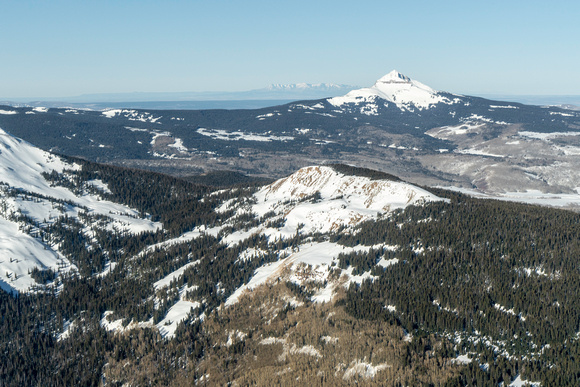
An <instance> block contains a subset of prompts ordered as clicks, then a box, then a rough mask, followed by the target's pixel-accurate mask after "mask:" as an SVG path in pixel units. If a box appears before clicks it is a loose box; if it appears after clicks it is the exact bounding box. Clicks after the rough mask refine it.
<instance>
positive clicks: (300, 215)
mask: <svg viewBox="0 0 580 387" xmlns="http://www.w3.org/2000/svg"><path fill="white" fill-rule="evenodd" d="M255 198H256V204H255V205H254V206H253V207H252V212H254V213H256V214H257V215H258V216H263V215H265V214H266V213H268V212H270V211H274V212H275V213H276V214H278V215H283V216H284V218H285V219H286V222H285V226H284V227H283V228H282V229H281V230H280V231H281V233H282V235H285V236H288V235H292V234H294V233H295V232H296V230H297V229H299V228H301V229H303V230H304V232H306V233H310V232H316V231H319V232H322V233H325V232H329V231H333V230H336V229H338V228H339V227H341V226H346V227H349V226H355V225H357V224H358V223H360V222H363V221H365V220H368V219H371V218H374V217H376V216H377V215H382V214H385V213H388V212H389V211H392V210H394V209H397V208H404V207H406V206H408V205H411V204H417V203H425V202H428V201H433V200H439V198H437V197H436V196H435V195H433V194H431V193H430V192H427V191H425V190H423V189H421V188H418V187H416V186H414V185H411V184H408V183H404V182H400V181H392V180H371V179H370V178H368V177H362V176H346V175H344V174H342V173H340V172H337V171H336V170H335V169H334V168H332V167H329V166H311V167H305V168H302V169H300V170H298V171H297V172H295V173H293V174H292V175H290V176H288V177H286V178H283V179H280V180H278V181H276V182H274V183H272V184H270V185H268V186H266V187H264V188H263V189H261V190H260V191H259V192H257V193H256V194H255Z"/></svg>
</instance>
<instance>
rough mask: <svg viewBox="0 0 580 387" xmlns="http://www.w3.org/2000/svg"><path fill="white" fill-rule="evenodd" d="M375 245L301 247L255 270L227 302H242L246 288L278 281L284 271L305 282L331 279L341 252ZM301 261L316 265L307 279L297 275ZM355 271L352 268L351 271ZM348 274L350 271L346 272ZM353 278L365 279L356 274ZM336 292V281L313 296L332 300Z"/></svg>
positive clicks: (294, 280)
mask: <svg viewBox="0 0 580 387" xmlns="http://www.w3.org/2000/svg"><path fill="white" fill-rule="evenodd" d="M373 247H375V246H361V245H359V246H356V247H345V246H342V245H339V244H337V243H332V242H320V243H307V244H303V245H301V246H300V247H299V249H298V251H296V252H292V253H291V254H290V255H289V256H288V257H286V258H283V259H280V260H278V261H276V262H271V263H268V264H266V265H264V266H262V267H260V268H258V269H256V271H255V272H254V276H253V277H252V279H251V280H250V281H249V282H248V283H247V284H245V285H242V286H241V287H239V288H238V289H237V290H236V291H235V292H234V293H232V295H230V297H228V299H227V301H226V303H225V305H226V306H230V305H233V304H235V303H237V302H238V300H239V298H240V297H241V295H242V294H243V293H244V292H246V291H251V290H252V289H255V288H256V287H257V286H259V285H262V284H265V283H268V282H272V281H276V280H277V279H278V278H280V277H281V276H282V274H283V273H290V274H289V275H290V276H289V277H288V279H289V280H291V281H293V282H296V283H302V281H303V280H306V281H317V282H324V281H325V280H326V279H327V278H328V270H329V268H330V265H331V264H332V262H333V261H334V260H336V257H338V254H340V253H344V254H349V253H352V252H355V251H361V252H363V251H368V250H370V249H371V248H373ZM300 264H305V265H310V266H312V270H311V271H310V273H309V276H308V277H307V278H301V277H300V276H297V275H296V268H297V267H299V265H300ZM351 271H352V270H351ZM346 273H347V274H348V271H346ZM352 280H353V281H357V280H358V281H357V282H361V279H359V278H357V277H356V276H352ZM333 291H334V284H328V285H327V286H326V287H324V288H322V289H321V291H319V292H317V293H316V294H315V295H314V297H313V298H312V300H313V301H315V302H329V301H330V300H331V299H332V293H333Z"/></svg>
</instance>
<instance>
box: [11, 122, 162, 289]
mask: <svg viewBox="0 0 580 387" xmlns="http://www.w3.org/2000/svg"><path fill="white" fill-rule="evenodd" d="M79 168H80V167H79V166H78V165H76V164H69V163H66V162H64V161H63V160H62V159H60V158H59V157H57V156H55V155H52V154H50V153H48V152H45V151H42V150H40V149H38V148H36V147H34V146H32V145H31V144H29V143H27V142H26V141H23V140H20V139H18V138H16V137H13V136H11V135H9V134H8V133H6V132H4V131H3V130H1V129H0V182H2V183H3V184H2V186H1V187H0V201H1V203H2V206H1V210H2V211H1V212H0V240H1V241H2V243H0V257H2V256H3V257H5V259H2V258H0V259H2V263H0V270H1V272H0V274H1V276H0V278H1V279H0V281H1V282H0V286H1V287H2V288H3V289H5V290H7V289H8V288H12V289H15V290H19V291H24V290H27V289H28V288H29V287H30V286H31V285H33V284H34V281H33V280H32V278H31V277H30V275H29V274H28V272H29V270H32V268H34V267H38V268H39V269H45V268H53V269H56V268H57V267H58V265H57V263H58V261H59V260H61V264H62V266H63V267H66V268H67V269H66V270H73V269H75V268H74V266H72V265H71V264H70V262H69V261H68V260H66V259H64V257H62V256H59V254H58V253H57V252H55V251H54V249H55V248H57V247H55V246H47V245H45V244H42V243H41V242H40V241H39V240H37V239H35V238H33V237H31V236H29V235H28V234H26V233H24V232H23V231H21V230H19V228H18V225H16V224H15V223H13V222H11V221H10V220H8V219H9V217H10V214H12V213H15V212H18V211H21V212H22V213H23V214H25V215H27V216H30V217H31V218H33V219H34V220H36V221H37V222H39V223H41V224H44V223H45V222H49V223H50V222H51V221H53V220H54V219H55V218H57V217H58V216H61V215H63V214H65V213H66V214H67V215H68V216H71V217H77V216H78V215H79V213H81V212H85V210H84V208H88V213H89V214H91V213H94V214H101V215H104V216H107V217H109V218H110V219H111V222H110V223H109V224H108V226H107V227H108V228H109V229H111V230H113V229H114V230H117V231H126V232H132V233H139V232H143V231H155V230H157V229H159V228H161V224H160V223H155V222H152V221H150V220H148V219H142V218H139V212H138V211H137V210H134V209H131V208H129V207H127V206H125V205H122V204H118V203H113V202H110V201H107V200H103V199H102V198H101V197H100V196H97V195H92V194H81V195H77V194H75V193H73V192H72V191H69V190H68V189H66V188H64V187H59V186H52V185H51V184H50V183H49V182H48V181H47V180H45V179H44V177H43V176H42V173H43V172H46V173H50V172H52V171H53V170H54V171H56V172H59V173H62V172H63V171H64V170H65V169H67V170H78V169H79ZM89 184H92V185H94V186H97V187H98V188H100V189H102V190H103V191H105V192H106V191H107V190H108V187H106V185H105V184H104V183H103V182H102V181H100V180H93V181H91V182H89ZM8 187H11V188H15V189H21V190H24V191H27V192H31V193H33V194H38V195H42V196H45V197H50V198H54V199H59V200H62V201H64V202H65V203H66V204H65V205H60V206H59V205H58V204H55V203H52V202H51V201H50V200H47V199H41V198H35V200H25V198H24V195H20V196H17V197H6V195H5V189H8ZM10 258H12V259H13V261H12V262H10ZM6 272H8V275H7V274H6Z"/></svg>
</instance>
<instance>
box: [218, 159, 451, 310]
mask: <svg viewBox="0 0 580 387" xmlns="http://www.w3.org/2000/svg"><path fill="white" fill-rule="evenodd" d="M254 199H255V202H254V204H252V205H251V208H250V209H248V208H247V207H246V208H244V207H240V208H239V209H238V211H237V214H242V213H244V211H245V212H251V213H253V214H255V215H256V216H258V217H268V219H270V220H271V219H280V218H281V219H282V220H283V222H280V223H278V224H282V225H281V226H279V227H277V228H274V227H269V228H266V227H264V226H263V225H261V226H258V227H256V228H254V229H251V230H249V231H245V232H237V233H233V234H231V235H228V236H225V238H224V241H226V242H229V243H236V242H237V241H240V240H243V239H245V238H247V237H249V236H250V235H252V234H255V233H262V234H265V235H267V236H269V238H270V240H271V241H272V240H273V239H272V238H290V237H292V236H293V235H295V234H296V233H301V234H303V235H308V234H314V233H317V232H320V233H328V232H332V231H338V230H339V228H343V227H345V228H346V230H344V229H343V230H342V231H341V232H348V229H349V228H353V227H355V226H356V225H358V224H360V223H361V222H363V221H366V220H370V219H376V218H377V217H381V216H385V215H387V214H388V213H389V212H391V211H393V210H395V209H399V208H405V207H407V206H409V205H421V204H424V203H427V202H430V201H437V200H444V199H441V198H439V197H437V196H435V195H433V194H431V193H430V192H428V191H426V190H423V189H421V188H418V187H416V186H413V185H411V184H408V183H405V182H401V181H393V180H386V179H376V180H373V179H371V178H368V177H363V176H355V175H345V174H343V173H340V172H338V171H337V170H335V169H334V168H333V167H331V166H312V167H306V168H302V169H300V170H299V171H297V172H295V173H294V174H292V175H290V176H288V177H286V178H283V179H280V180H278V181H276V182H274V183H272V184H270V185H267V186H265V187H264V188H262V189H261V190H260V191H258V192H257V193H256V194H255V195H254ZM228 205H229V206H231V205H232V203H228V204H226V206H228ZM221 210H222V211H223V210H225V208H222V209H221ZM274 223H275V222H274ZM370 248H374V249H378V250H392V249H393V248H395V247H393V246H382V245H381V246H357V248H356V249H353V248H346V247H345V246H341V245H339V244H337V243H332V242H310V243H307V244H306V245H301V246H299V248H298V250H294V249H292V250H288V251H285V252H284V254H281V259H280V260H279V261H277V262H273V263H268V264H266V265H264V266H262V267H260V268H259V269H257V270H256V272H255V273H254V277H253V278H252V279H251V280H250V282H249V283H247V284H245V285H244V286H242V287H240V288H239V289H237V290H236V291H235V292H234V293H233V294H232V295H231V296H230V297H229V298H228V301H227V302H226V305H231V304H234V303H236V302H237V300H238V298H239V297H240V296H241V295H242V294H243V293H244V292H245V291H246V290H250V289H253V288H254V287H256V286H258V285H260V284H263V283H266V282H268V281H272V280H276V279H277V278H279V277H281V276H283V275H286V276H287V278H285V279H286V280H289V281H292V282H295V283H303V282H305V281H317V282H325V281H327V280H328V274H329V270H330V267H331V266H332V265H333V263H334V264H336V259H337V257H338V255H339V254H340V253H350V252H353V251H355V250H356V251H368V250H369V249H370ZM259 255H260V252H259V251H254V250H252V251H247V252H243V253H242V254H241V255H240V258H239V259H240V260H245V259H252V258H251V257H254V256H259ZM395 262H396V260H395V261H393V262H386V261H385V262H382V263H380V264H382V265H385V266H387V265H390V264H393V263H395ZM302 265H306V266H310V267H312V269H313V270H312V271H310V274H309V275H305V274H304V273H302V274H301V275H296V274H295V273H296V270H299V268H300V267H301V266H302ZM351 272H352V269H349V270H346V271H345V272H344V274H346V276H347V277H348V278H349V281H355V282H360V281H361V280H363V279H364V278H368V277H369V276H370V273H365V274H363V275H358V276H354V275H352V273H351ZM283 273H284V274H283ZM336 286H337V283H334V282H329V283H328V284H327V285H325V286H324V287H322V289H321V290H319V291H318V292H317V293H316V294H315V295H314V296H313V300H316V301H329V300H330V299H331V297H332V293H333V291H334V289H335V288H336Z"/></svg>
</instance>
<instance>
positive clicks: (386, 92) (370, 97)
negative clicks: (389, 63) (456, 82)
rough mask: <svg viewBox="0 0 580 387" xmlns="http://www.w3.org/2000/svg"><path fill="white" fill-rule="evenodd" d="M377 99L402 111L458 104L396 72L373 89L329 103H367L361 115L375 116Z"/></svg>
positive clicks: (341, 104) (353, 93)
mask: <svg viewBox="0 0 580 387" xmlns="http://www.w3.org/2000/svg"><path fill="white" fill-rule="evenodd" d="M377 98H379V99H382V100H386V101H388V102H390V103H393V104H395V105H396V106H397V107H398V108H399V109H401V110H413V109H414V108H418V109H419V110H422V109H428V108H430V107H431V106H432V105H435V104H437V103H441V102H442V103H446V104H452V103H455V102H456V101H455V100H450V99H449V98H446V97H444V96H442V95H440V94H438V93H437V92H436V91H435V90H433V89H431V88H430V87H429V86H426V85H424V84H422V83H420V82H418V81H415V80H412V79H411V78H409V77H406V76H405V75H403V74H401V73H399V72H398V71H396V70H393V71H391V72H390V73H388V74H387V75H385V76H383V77H382V78H380V79H379V80H378V81H376V83H375V84H374V85H373V86H371V87H368V88H363V89H358V90H353V91H351V92H349V93H348V94H346V95H345V96H342V97H334V98H330V99H328V100H327V101H328V102H329V103H331V104H332V105H334V106H337V107H340V106H343V105H345V104H351V103H353V104H357V105H358V104H360V103H366V104H369V107H368V108H365V109H363V110H361V113H363V114H369V115H373V114H376V109H377V108H378V103H379V102H378V101H377Z"/></svg>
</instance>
